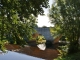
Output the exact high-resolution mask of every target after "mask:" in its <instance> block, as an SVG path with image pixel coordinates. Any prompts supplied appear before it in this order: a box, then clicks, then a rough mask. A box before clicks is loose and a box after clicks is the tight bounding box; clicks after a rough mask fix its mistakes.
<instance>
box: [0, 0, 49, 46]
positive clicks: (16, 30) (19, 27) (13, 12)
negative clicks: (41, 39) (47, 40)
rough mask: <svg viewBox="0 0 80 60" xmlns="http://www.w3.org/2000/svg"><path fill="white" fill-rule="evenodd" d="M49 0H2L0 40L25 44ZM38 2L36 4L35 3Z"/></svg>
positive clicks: (0, 5) (0, 7)
mask: <svg viewBox="0 0 80 60" xmlns="http://www.w3.org/2000/svg"><path fill="white" fill-rule="evenodd" d="M48 1H49V0H40V1H38V0H0V41H3V40H4V39H7V40H8V41H9V43H12V44H19V45H23V44H26V42H25V40H30V39H31V35H32V32H33V31H34V27H35V26H36V23H37V19H36V17H37V15H38V14H41V15H43V13H44V11H43V8H47V7H48ZM35 2H36V4H35Z"/></svg>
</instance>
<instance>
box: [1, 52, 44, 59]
mask: <svg viewBox="0 0 80 60" xmlns="http://www.w3.org/2000/svg"><path fill="white" fill-rule="evenodd" d="M0 60H43V59H40V58H36V57H33V56H29V55H25V54H21V53H17V52H12V51H8V52H6V53H2V52H1V51H0Z"/></svg>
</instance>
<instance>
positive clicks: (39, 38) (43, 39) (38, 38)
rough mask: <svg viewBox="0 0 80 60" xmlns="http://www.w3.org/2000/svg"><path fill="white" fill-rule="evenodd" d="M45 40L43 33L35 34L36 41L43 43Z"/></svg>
mask: <svg viewBox="0 0 80 60" xmlns="http://www.w3.org/2000/svg"><path fill="white" fill-rule="evenodd" d="M45 42H46V40H45V38H44V36H43V35H39V36H37V38H36V43H38V44H39V43H45Z"/></svg>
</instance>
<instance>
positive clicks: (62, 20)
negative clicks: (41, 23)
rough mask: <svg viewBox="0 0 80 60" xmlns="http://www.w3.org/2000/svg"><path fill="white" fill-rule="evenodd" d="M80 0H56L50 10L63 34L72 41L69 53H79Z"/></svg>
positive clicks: (55, 23)
mask: <svg viewBox="0 0 80 60" xmlns="http://www.w3.org/2000/svg"><path fill="white" fill-rule="evenodd" d="M79 6H80V0H77V1H76V0H56V1H55V4H53V5H52V8H51V9H50V13H49V17H50V19H51V22H52V23H54V25H55V26H56V25H57V26H59V27H60V32H61V34H64V35H65V36H66V37H67V40H69V41H70V45H69V51H68V52H69V53H74V52H76V51H78V49H79V44H78V39H79V37H80V24H79V23H80V7H79Z"/></svg>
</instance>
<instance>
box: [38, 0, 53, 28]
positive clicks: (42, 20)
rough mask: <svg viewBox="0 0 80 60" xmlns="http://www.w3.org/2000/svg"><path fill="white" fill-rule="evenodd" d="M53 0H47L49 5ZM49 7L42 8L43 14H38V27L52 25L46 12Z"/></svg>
mask: <svg viewBox="0 0 80 60" xmlns="http://www.w3.org/2000/svg"><path fill="white" fill-rule="evenodd" d="M53 1H54V0H49V5H50V7H51V5H52V3H53ZM48 10H49V9H45V8H44V14H45V15H44V16H41V15H38V23H37V25H38V27H43V26H46V27H50V26H53V25H52V24H51V23H50V20H49V17H48V16H47V14H48V12H49V11H48Z"/></svg>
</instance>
